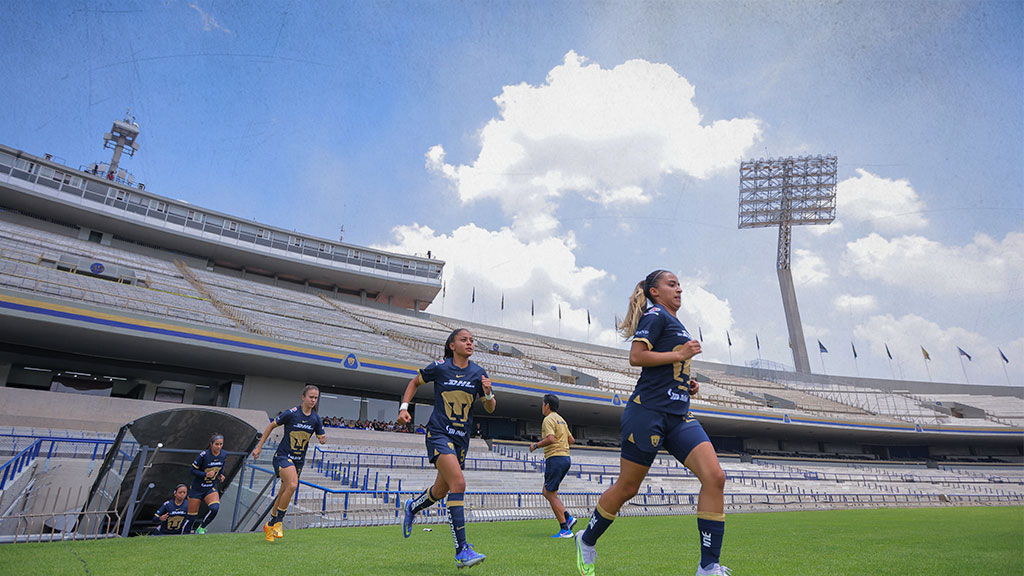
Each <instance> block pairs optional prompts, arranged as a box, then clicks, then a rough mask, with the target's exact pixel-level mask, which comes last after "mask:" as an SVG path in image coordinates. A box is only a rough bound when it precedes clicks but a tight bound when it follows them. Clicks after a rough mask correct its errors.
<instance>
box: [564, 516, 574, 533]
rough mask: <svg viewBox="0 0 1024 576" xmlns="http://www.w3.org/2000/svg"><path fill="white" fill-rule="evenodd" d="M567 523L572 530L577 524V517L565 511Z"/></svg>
mask: <svg viewBox="0 0 1024 576" xmlns="http://www.w3.org/2000/svg"><path fill="white" fill-rule="evenodd" d="M565 525H566V526H568V528H569V530H572V527H573V526H575V525H576V518H575V517H574V516H573V515H572V514H569V513H568V512H566V513H565Z"/></svg>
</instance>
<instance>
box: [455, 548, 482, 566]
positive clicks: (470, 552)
mask: <svg viewBox="0 0 1024 576" xmlns="http://www.w3.org/2000/svg"><path fill="white" fill-rule="evenodd" d="M486 558H487V556H484V555H483V554H481V553H479V552H477V551H476V550H474V549H473V545H472V544H469V543H467V544H466V545H465V546H463V547H462V550H460V551H459V552H458V553H457V554H455V566H456V567H458V568H469V567H471V566H476V565H477V564H479V563H481V562H483V561H484V560H485V559H486Z"/></svg>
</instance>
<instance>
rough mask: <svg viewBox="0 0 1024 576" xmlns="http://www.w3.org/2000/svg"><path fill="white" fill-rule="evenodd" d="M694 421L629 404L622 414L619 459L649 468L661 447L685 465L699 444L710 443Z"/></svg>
mask: <svg viewBox="0 0 1024 576" xmlns="http://www.w3.org/2000/svg"><path fill="white" fill-rule="evenodd" d="M710 441H711V440H710V439H709V438H708V435H707V433H706V432H704V428H703V427H702V426H701V425H700V422H697V419H696V418H694V417H693V416H691V415H690V414H689V413H687V414H686V415H685V416H679V415H673V414H665V413H663V412H657V411H654V410H648V409H647V408H644V407H643V406H640V405H638V404H634V403H632V402H630V403H629V404H627V405H626V409H625V410H623V411H622V457H623V458H625V459H626V460H629V461H630V462H635V463H637V464H640V465H641V466H648V467H649V466H650V465H651V464H653V463H654V459H655V458H656V457H657V456H658V450H660V449H661V448H662V447H663V446H664V448H665V450H667V451H668V453H669V454H671V455H672V456H675V458H676V460H679V461H680V462H685V461H686V457H687V456H689V455H690V452H692V451H693V449H694V448H696V447H697V445H698V444H700V443H702V442H710Z"/></svg>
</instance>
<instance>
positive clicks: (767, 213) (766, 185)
mask: <svg viewBox="0 0 1024 576" xmlns="http://www.w3.org/2000/svg"><path fill="white" fill-rule="evenodd" d="M835 219H836V157H835V156H800V157H797V158H792V157H790V158H770V159H767V160H765V159H762V160H751V161H749V162H742V163H740V212H739V227H740V228H765V227H768V226H776V225H777V226H778V227H779V254H778V259H777V262H776V268H777V269H778V273H779V288H780V289H781V290H782V306H783V308H784V309H785V311H786V324H787V326H788V327H789V342H790V347H791V348H792V349H793V364H794V365H795V366H796V370H797V372H808V373H809V372H810V371H811V365H810V362H809V361H808V360H807V343H806V342H804V329H803V325H802V324H801V323H800V310H799V309H798V308H797V305H796V291H795V290H794V288H793V273H792V272H791V271H790V268H789V260H790V256H789V252H790V250H789V248H790V237H791V234H792V229H793V225H794V224H828V223H830V222H832V221H833V220H835Z"/></svg>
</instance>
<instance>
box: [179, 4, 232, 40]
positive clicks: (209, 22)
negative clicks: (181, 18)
mask: <svg viewBox="0 0 1024 576" xmlns="http://www.w3.org/2000/svg"><path fill="white" fill-rule="evenodd" d="M189 8H192V9H193V10H195V11H196V12H199V16H200V17H201V18H202V19H203V30H205V31H207V32H209V31H211V30H214V29H216V30H220V31H221V32H224V33H225V34H231V30H228V29H227V28H225V27H224V26H221V25H220V24H218V23H217V19H216V18H214V17H213V15H212V14H210V13H209V12H206V11H205V10H203V9H202V8H200V7H199V5H198V4H196V3H195V2H192V3H190V4H189Z"/></svg>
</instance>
